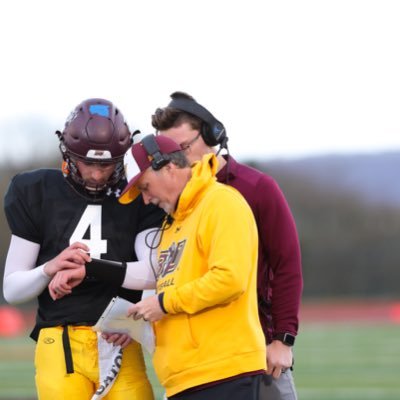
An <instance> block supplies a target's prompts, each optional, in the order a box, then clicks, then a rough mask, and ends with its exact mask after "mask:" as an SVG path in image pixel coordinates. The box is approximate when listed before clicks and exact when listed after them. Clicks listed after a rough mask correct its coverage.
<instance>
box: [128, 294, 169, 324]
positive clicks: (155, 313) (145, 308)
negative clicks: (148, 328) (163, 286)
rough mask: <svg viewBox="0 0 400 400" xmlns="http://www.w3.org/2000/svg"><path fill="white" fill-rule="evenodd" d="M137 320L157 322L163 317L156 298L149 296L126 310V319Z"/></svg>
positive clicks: (163, 314)
mask: <svg viewBox="0 0 400 400" xmlns="http://www.w3.org/2000/svg"><path fill="white" fill-rule="evenodd" d="M131 316H132V317H133V319H135V320H138V319H140V318H143V319H144V320H145V321H151V322H154V321H159V320H160V319H161V318H163V317H164V316H165V313H164V312H163V310H162V309H161V306H160V302H159V300H158V296H150V297H146V298H145V299H143V300H141V301H139V302H138V303H136V304H134V305H132V306H130V307H129V308H128V317H131Z"/></svg>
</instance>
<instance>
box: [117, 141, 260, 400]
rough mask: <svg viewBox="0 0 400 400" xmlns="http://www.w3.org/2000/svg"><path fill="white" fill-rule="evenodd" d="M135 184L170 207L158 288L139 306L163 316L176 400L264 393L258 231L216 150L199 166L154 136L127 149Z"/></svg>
mask: <svg viewBox="0 0 400 400" xmlns="http://www.w3.org/2000/svg"><path fill="white" fill-rule="evenodd" d="M126 164H127V176H128V179H129V178H130V180H129V183H128V186H127V187H126V188H125V190H124V192H123V193H122V195H121V197H120V200H119V201H120V202H122V203H129V202H130V201H133V200H134V199H135V198H136V196H138V194H139V193H140V192H141V193H142V195H143V200H144V202H145V203H146V204H154V205H157V206H158V207H160V208H162V209H163V210H164V211H165V212H166V213H167V214H168V218H167V219H166V220H165V221H164V224H163V227H162V232H161V238H160V245H159V246H158V249H157V253H158V269H159V270H158V276H157V295H154V296H151V297H146V298H145V299H143V300H141V301H140V302H138V303H136V304H135V305H133V306H131V307H130V310H129V313H130V314H131V315H133V316H134V318H135V319H140V318H143V319H145V320H149V321H152V322H155V323H154V329H155V335H156V349H155V353H154V356H153V364H154V368H155V371H156V373H157V375H158V378H159V380H160V382H161V384H162V385H163V386H164V387H165V389H166V393H167V396H168V399H180V400H208V399H219V400H242V399H254V400H255V399H257V398H258V392H259V381H260V378H261V376H262V375H263V374H264V371H265V365H266V363H265V346H264V335H263V332H262V329H261V325H260V321H259V318H258V310H257V298H256V283H257V277H256V275H257V248H258V247H257V246H258V240H257V229H256V224H255V221H254V217H253V215H252V212H251V209H250V207H249V206H248V204H247V203H246V201H245V199H244V198H243V197H242V196H241V195H240V193H238V192H237V191H236V190H234V189H232V188H231V187H229V186H227V185H223V184H220V183H217V182H216V181H215V173H216V166H217V160H216V157H215V155H214V154H208V155H205V156H204V157H203V159H202V160H201V161H199V162H197V163H196V164H194V165H193V166H192V167H190V164H189V162H188V160H187V159H186V157H185V155H184V154H183V151H182V150H181V148H180V146H179V145H178V144H177V143H176V142H175V141H173V140H172V139H170V138H167V137H166V136H154V135H148V136H146V137H145V138H143V140H142V141H141V142H140V143H137V144H134V145H133V146H132V149H131V151H129V152H128V153H127V157H126Z"/></svg>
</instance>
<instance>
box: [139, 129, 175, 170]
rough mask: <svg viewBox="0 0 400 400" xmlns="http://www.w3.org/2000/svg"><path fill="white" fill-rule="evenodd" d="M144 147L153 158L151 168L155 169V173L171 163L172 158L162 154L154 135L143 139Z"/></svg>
mask: <svg viewBox="0 0 400 400" xmlns="http://www.w3.org/2000/svg"><path fill="white" fill-rule="evenodd" d="M142 145H143V147H144V149H145V150H146V153H147V155H148V156H149V157H151V168H153V170H154V171H158V170H160V169H161V168H162V167H164V166H165V165H167V164H168V163H170V162H171V158H170V156H169V155H168V154H163V153H162V152H161V150H160V147H159V146H158V143H157V142H156V139H155V136H154V135H147V136H145V137H144V138H143V139H142Z"/></svg>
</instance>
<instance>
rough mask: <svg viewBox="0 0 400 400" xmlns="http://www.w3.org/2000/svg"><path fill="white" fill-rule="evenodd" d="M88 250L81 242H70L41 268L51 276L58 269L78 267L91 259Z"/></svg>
mask: <svg viewBox="0 0 400 400" xmlns="http://www.w3.org/2000/svg"><path fill="white" fill-rule="evenodd" d="M88 251H89V247H87V246H86V245H85V244H83V243H80V242H76V243H74V244H71V246H69V247H67V248H66V249H65V250H63V251H62V252H61V253H60V254H59V255H58V256H56V257H54V258H53V259H52V260H50V261H48V262H47V263H46V264H45V266H44V268H43V270H44V272H45V274H46V275H47V276H49V277H50V278H52V277H53V276H54V275H55V274H56V273H57V272H58V271H61V270H63V269H71V268H78V267H80V266H82V265H85V263H87V262H90V261H91V258H90V256H89V254H88V253H87V252H88Z"/></svg>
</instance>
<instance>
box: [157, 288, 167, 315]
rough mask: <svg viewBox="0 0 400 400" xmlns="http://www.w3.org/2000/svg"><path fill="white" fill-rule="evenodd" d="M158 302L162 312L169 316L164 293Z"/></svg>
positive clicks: (160, 295)
mask: <svg viewBox="0 0 400 400" xmlns="http://www.w3.org/2000/svg"><path fill="white" fill-rule="evenodd" d="M158 302H159V303H160V307H161V310H162V312H163V313H164V314H168V312H167V310H166V309H165V307H164V292H162V293H160V294H159V295H158Z"/></svg>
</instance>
